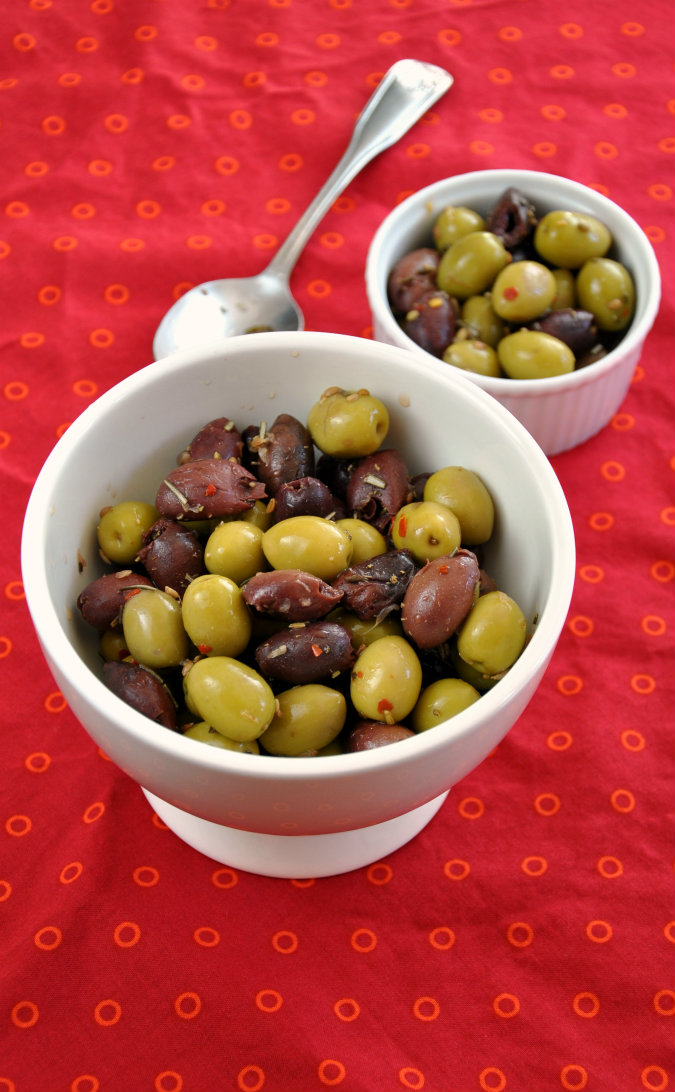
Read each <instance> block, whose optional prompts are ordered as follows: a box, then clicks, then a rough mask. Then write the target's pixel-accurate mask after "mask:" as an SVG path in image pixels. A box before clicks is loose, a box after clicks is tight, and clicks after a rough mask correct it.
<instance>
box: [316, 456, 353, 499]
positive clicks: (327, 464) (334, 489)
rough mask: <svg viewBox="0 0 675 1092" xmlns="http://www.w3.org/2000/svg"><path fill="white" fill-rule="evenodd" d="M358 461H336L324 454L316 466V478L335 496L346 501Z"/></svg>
mask: <svg viewBox="0 0 675 1092" xmlns="http://www.w3.org/2000/svg"><path fill="white" fill-rule="evenodd" d="M357 462H358V459H336V458H335V457H334V456H333V455H326V454H325V453H322V454H321V455H320V456H319V458H318V460H317V464H316V476H317V478H320V479H321V481H322V482H324V483H325V484H326V485H327V486H328V488H329V489H330V491H331V493H332V494H333V496H335V497H337V498H338V499H339V500H346V497H347V486H348V485H349V479H350V478H351V476H352V474H353V472H354V468H355V466H356V464H357Z"/></svg>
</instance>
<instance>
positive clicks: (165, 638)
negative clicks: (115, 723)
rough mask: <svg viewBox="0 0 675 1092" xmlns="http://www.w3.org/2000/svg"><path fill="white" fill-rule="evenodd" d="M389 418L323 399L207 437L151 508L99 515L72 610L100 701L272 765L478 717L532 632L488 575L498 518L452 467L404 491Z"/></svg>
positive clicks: (341, 397) (187, 454)
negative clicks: (89, 575) (466, 714)
mask: <svg viewBox="0 0 675 1092" xmlns="http://www.w3.org/2000/svg"><path fill="white" fill-rule="evenodd" d="M388 429H389V413H388V411H387V409H386V406H385V405H384V403H383V402H381V401H380V400H379V399H378V398H376V397H374V396H373V395H371V394H370V392H369V391H367V390H358V391H345V390H342V389H341V388H338V387H331V388H329V389H328V390H326V391H324V393H323V394H322V395H321V397H320V398H319V400H318V401H317V402H316V403H315V404H314V405H313V406H312V407H311V408H310V410H309V414H308V417H307V422H306V424H303V423H302V422H301V421H299V420H298V419H297V418H295V417H293V416H291V415H289V414H280V415H278V416H277V417H276V419H275V420H274V421H273V422H272V424H271V426H270V427H269V428H268V427H267V425H266V424H265V423H262V424H259V425H250V426H248V427H246V428H244V429H243V430H242V431H240V430H239V429H238V428H237V426H236V425H235V423H234V422H233V421H232V420H231V419H230V418H228V417H221V418H218V419H216V420H213V421H210V422H209V423H208V424H206V425H205V426H204V427H203V428H202V429H201V430H200V431H199V432H198V434H197V435H196V436H195V437H194V438H193V439H192V441H191V442H190V443H189V444H188V445H187V447H186V449H185V450H184V451H183V452H182V453H181V454H180V455H179V457H178V459H177V463H176V466H175V467H174V468H173V469H171V470H170V471H169V472H168V473H167V475H166V477H165V478H163V479H162V481H160V482H158V484H157V490H156V495H155V497H154V500H153V502H152V503H149V502H148V501H147V500H125V501H121V502H120V503H117V504H114V505H112V506H111V507H108V508H105V509H103V510H102V511H101V513H100V516H99V522H98V526H97V536H98V545H99V552H100V554H101V557H102V558H103V561H104V562H105V564H106V571H105V572H104V574H103V575H101V576H99V577H97V578H96V579H95V580H93V581H92V582H91V583H89V584H88V585H87V587H85V588H84V590H83V591H82V592H81V593H80V595H79V596H78V600H77V607H78V609H79V612H80V613H81V615H82V617H83V619H84V620H85V621H86V622H87V623H88V624H89V625H90V626H91V627H92V628H93V629H94V630H96V631H97V633H98V635H99V639H100V651H101V657H102V661H103V667H102V675H103V680H104V682H105V684H106V685H107V686H108V687H109V689H110V690H112V691H113V692H114V693H115V694H117V695H118V697H120V698H121V699H122V700H124V701H125V702H127V703H128V704H129V705H131V706H133V707H134V708H135V709H137V710H138V711H139V712H141V713H143V714H145V715H146V716H148V717H149V718H151V719H152V720H154V721H155V722H156V723H158V724H161V725H164V726H165V727H167V728H169V729H172V730H174V731H180V732H182V733H184V734H185V735H187V736H190V737H192V738H194V739H197V740H202V741H204V742H206V743H209V744H212V745H214V746H218V747H224V748H229V749H231V750H238V751H248V752H252V753H256V754H258V753H261V752H262V753H263V754H272V755H288V756H290V755H303V756H305V755H308V756H309V755H312V756H313V755H317V754H333V753H339V752H341V751H360V750H366V749H369V748H372V747H379V746H382V745H384V744H389V743H393V742H395V741H397V740H402V739H406V738H409V737H410V736H412V735H414V734H415V733H416V732H422V731H425V730H427V729H428V728H431V727H433V726H434V725H436V724H439V723H440V722H441V721H444V720H447V719H448V718H449V717H451V716H453V715H454V714H455V713H457V712H459V711H460V710H462V709H464V708H466V707H467V706H468V705H470V704H471V703H472V702H474V701H476V700H477V699H478V698H479V697H480V695H481V693H482V692H483V691H485V690H487V689H489V688H490V687H491V686H493V685H494V684H495V682H496V681H497V680H498V679H499V678H500V677H501V676H502V675H503V674H504V672H505V671H507V670H508V669H509V667H510V666H511V665H512V664H513V663H514V661H515V660H516V659H517V658H518V656H519V655H520V653H521V651H522V649H523V647H524V644H525V640H526V621H525V617H524V615H523V612H522V610H521V609H520V607H519V606H518V604H517V603H516V602H515V601H514V600H513V599H512V598H511V597H510V596H508V595H507V594H505V593H504V592H503V591H501V590H498V589H497V588H496V586H495V584H494V581H492V580H491V578H490V577H489V575H488V574H487V573H486V572H485V571H484V570H483V569H482V568H481V564H480V560H479V555H480V552H481V549H482V547H483V545H484V544H485V543H486V542H487V541H488V540H489V539H490V537H491V535H492V531H493V524H494V518H495V513H494V504H493V499H492V497H491V495H490V493H489V491H488V489H487V488H486V486H485V484H484V483H483V481H482V480H481V478H480V477H479V476H478V475H477V474H476V473H474V472H473V471H471V470H469V469H466V468H464V467H461V466H448V467H444V468H442V469H440V470H436V471H432V472H429V473H424V474H421V475H417V476H415V477H413V476H411V474H410V471H409V469H408V467H407V466H406V464H405V462H404V460H403V458H402V456H401V455H400V453H399V452H398V451H397V450H396V449H394V448H391V447H389V448H387V447H384V446H383V444H384V441H385V440H386V437H387V434H388Z"/></svg>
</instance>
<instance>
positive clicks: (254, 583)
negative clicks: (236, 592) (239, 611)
mask: <svg viewBox="0 0 675 1092" xmlns="http://www.w3.org/2000/svg"><path fill="white" fill-rule="evenodd" d="M242 595H243V597H244V601H245V602H246V603H247V604H248V605H249V607H251V608H252V609H253V610H256V611H259V612H260V613H261V614H269V615H271V616H272V617H273V618H282V619H285V620H286V621H287V622H312V621H315V620H316V619H317V618H323V617H324V615H326V614H328V612H329V611H330V610H332V609H333V607H336V606H337V605H338V603H339V602H340V600H341V599H342V592H341V591H339V590H338V589H337V588H332V587H331V586H330V584H328V583H326V582H325V581H324V580H321V579H319V577H317V576H312V574H311V573H307V572H303V571H302V570H300V569H275V570H273V571H272V572H268V573H264V572H261V573H256V575H255V576H253V577H251V579H250V580H249V581H248V582H247V583H246V584H245V585H244V587H243V588H242Z"/></svg>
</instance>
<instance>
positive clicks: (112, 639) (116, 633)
mask: <svg viewBox="0 0 675 1092" xmlns="http://www.w3.org/2000/svg"><path fill="white" fill-rule="evenodd" d="M100 650H101V656H102V657H103V659H104V660H123V659H124V657H125V656H128V655H129V649H128V648H127V643H126V641H125V640H124V631H123V629H122V627H121V626H114V627H111V628H110V629H107V630H106V631H105V633H102V634H101V643H100Z"/></svg>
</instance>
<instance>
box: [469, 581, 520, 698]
mask: <svg viewBox="0 0 675 1092" xmlns="http://www.w3.org/2000/svg"><path fill="white" fill-rule="evenodd" d="M526 630H527V624H526V621H525V615H524V614H523V612H522V610H521V609H520V607H519V606H518V604H517V603H516V601H515V600H514V599H512V598H511V596H509V595H507V594H506V593H505V592H502V591H494V592H488V593H487V594H486V595H481V596H480V597H479V598H478V599H477V600H476V602H475V603H474V605H473V607H472V608H471V610H470V611H469V613H468V615H467V616H466V618H465V620H464V621H463V623H462V625H461V628H460V630H459V632H458V634H457V652H458V653H459V655H460V657H461V658H462V660H464V662H465V663H467V664H469V665H470V666H471V667H473V668H474V669H475V670H476V671H478V672H480V674H481V675H487V676H491V677H494V676H495V675H501V674H502V672H504V671H507V670H508V668H509V667H511V665H512V664H513V663H514V662H515V661H516V660H517V659H518V657H519V656H520V653H521V652H522V650H523V647H524V645H525V638H526V635H527V634H526Z"/></svg>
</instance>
